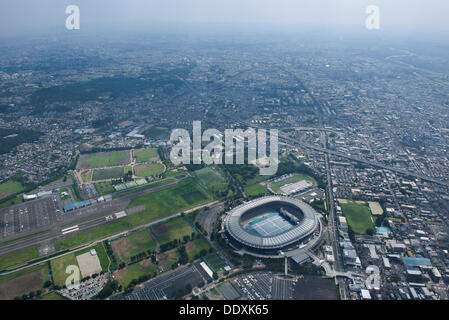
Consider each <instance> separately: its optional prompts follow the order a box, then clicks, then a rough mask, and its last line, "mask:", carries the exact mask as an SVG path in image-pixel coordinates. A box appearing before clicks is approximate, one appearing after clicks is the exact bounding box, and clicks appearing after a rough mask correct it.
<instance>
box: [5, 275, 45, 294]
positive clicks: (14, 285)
mask: <svg viewBox="0 0 449 320" xmlns="http://www.w3.org/2000/svg"><path fill="white" fill-rule="evenodd" d="M39 289H42V276H41V273H40V271H39V270H37V271H34V272H31V273H28V274H25V275H23V276H20V277H17V278H15V279H11V280H8V281H5V282H3V283H0V300H10V299H14V298H15V297H21V296H22V295H24V294H28V293H30V292H31V291H37V290H39Z"/></svg>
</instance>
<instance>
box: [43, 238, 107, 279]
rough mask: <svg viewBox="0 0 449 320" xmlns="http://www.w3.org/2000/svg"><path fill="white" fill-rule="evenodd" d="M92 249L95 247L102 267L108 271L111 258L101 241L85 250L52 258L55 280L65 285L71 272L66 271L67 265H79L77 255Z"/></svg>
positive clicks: (51, 263)
mask: <svg viewBox="0 0 449 320" xmlns="http://www.w3.org/2000/svg"><path fill="white" fill-rule="evenodd" d="M91 249H95V251H97V256H98V259H99V260H100V265H101V269H102V270H103V271H106V270H107V269H108V266H109V259H108V255H107V253H106V250H105V248H104V246H103V244H102V243H99V244H97V245H95V246H93V247H89V248H85V249H83V250H79V251H77V252H74V253H69V254H67V255H64V256H62V257H59V258H56V259H53V260H51V261H50V265H51V270H52V275H53V282H54V283H55V284H56V285H58V286H60V287H62V286H64V285H65V280H66V279H67V277H68V276H69V274H66V273H65V271H66V268H67V266H69V265H75V266H78V267H79V265H78V261H77V260H76V257H77V256H79V255H81V254H83V253H86V252H89V251H90V250H91Z"/></svg>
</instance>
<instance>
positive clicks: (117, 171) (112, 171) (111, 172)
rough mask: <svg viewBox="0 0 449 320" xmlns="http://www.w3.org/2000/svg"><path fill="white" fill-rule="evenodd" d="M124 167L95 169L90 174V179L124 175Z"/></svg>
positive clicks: (95, 179) (104, 178)
mask: <svg viewBox="0 0 449 320" xmlns="http://www.w3.org/2000/svg"><path fill="white" fill-rule="evenodd" d="M125 168H126V167H115V168H108V169H97V170H94V172H93V174H92V181H99V180H109V179H120V178H122V177H123V176H124V175H125Z"/></svg>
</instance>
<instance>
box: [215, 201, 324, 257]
mask: <svg viewBox="0 0 449 320" xmlns="http://www.w3.org/2000/svg"><path fill="white" fill-rule="evenodd" d="M318 227H319V221H318V217H317V213H316V212H315V210H314V209H313V208H312V207H310V206H309V205H308V204H306V203H304V202H302V201H300V200H298V199H296V198H293V197H287V196H266V197H262V198H258V199H255V200H252V201H250V202H246V203H244V204H242V205H240V206H238V207H235V208H234V209H232V210H231V211H229V212H228V213H227V215H226V216H225V218H224V220H223V228H224V231H225V235H226V238H227V240H228V242H229V243H230V244H231V246H233V247H234V248H235V249H237V250H244V251H246V252H248V253H249V254H251V253H254V254H256V255H271V256H273V255H276V256H282V254H281V251H289V250H292V249H294V248H298V247H299V246H301V245H302V244H305V243H306V242H308V240H309V239H310V238H311V236H312V235H313V233H314V232H315V231H317V229H318Z"/></svg>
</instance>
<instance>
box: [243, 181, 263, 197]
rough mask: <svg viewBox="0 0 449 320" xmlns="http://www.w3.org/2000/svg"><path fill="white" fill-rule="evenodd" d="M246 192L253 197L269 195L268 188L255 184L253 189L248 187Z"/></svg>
mask: <svg viewBox="0 0 449 320" xmlns="http://www.w3.org/2000/svg"><path fill="white" fill-rule="evenodd" d="M245 191H246V193H247V194H248V195H249V196H253V197H255V196H263V195H267V194H269V192H268V190H267V187H265V186H262V185H260V184H255V185H253V186H251V187H248V188H246V189H245Z"/></svg>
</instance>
